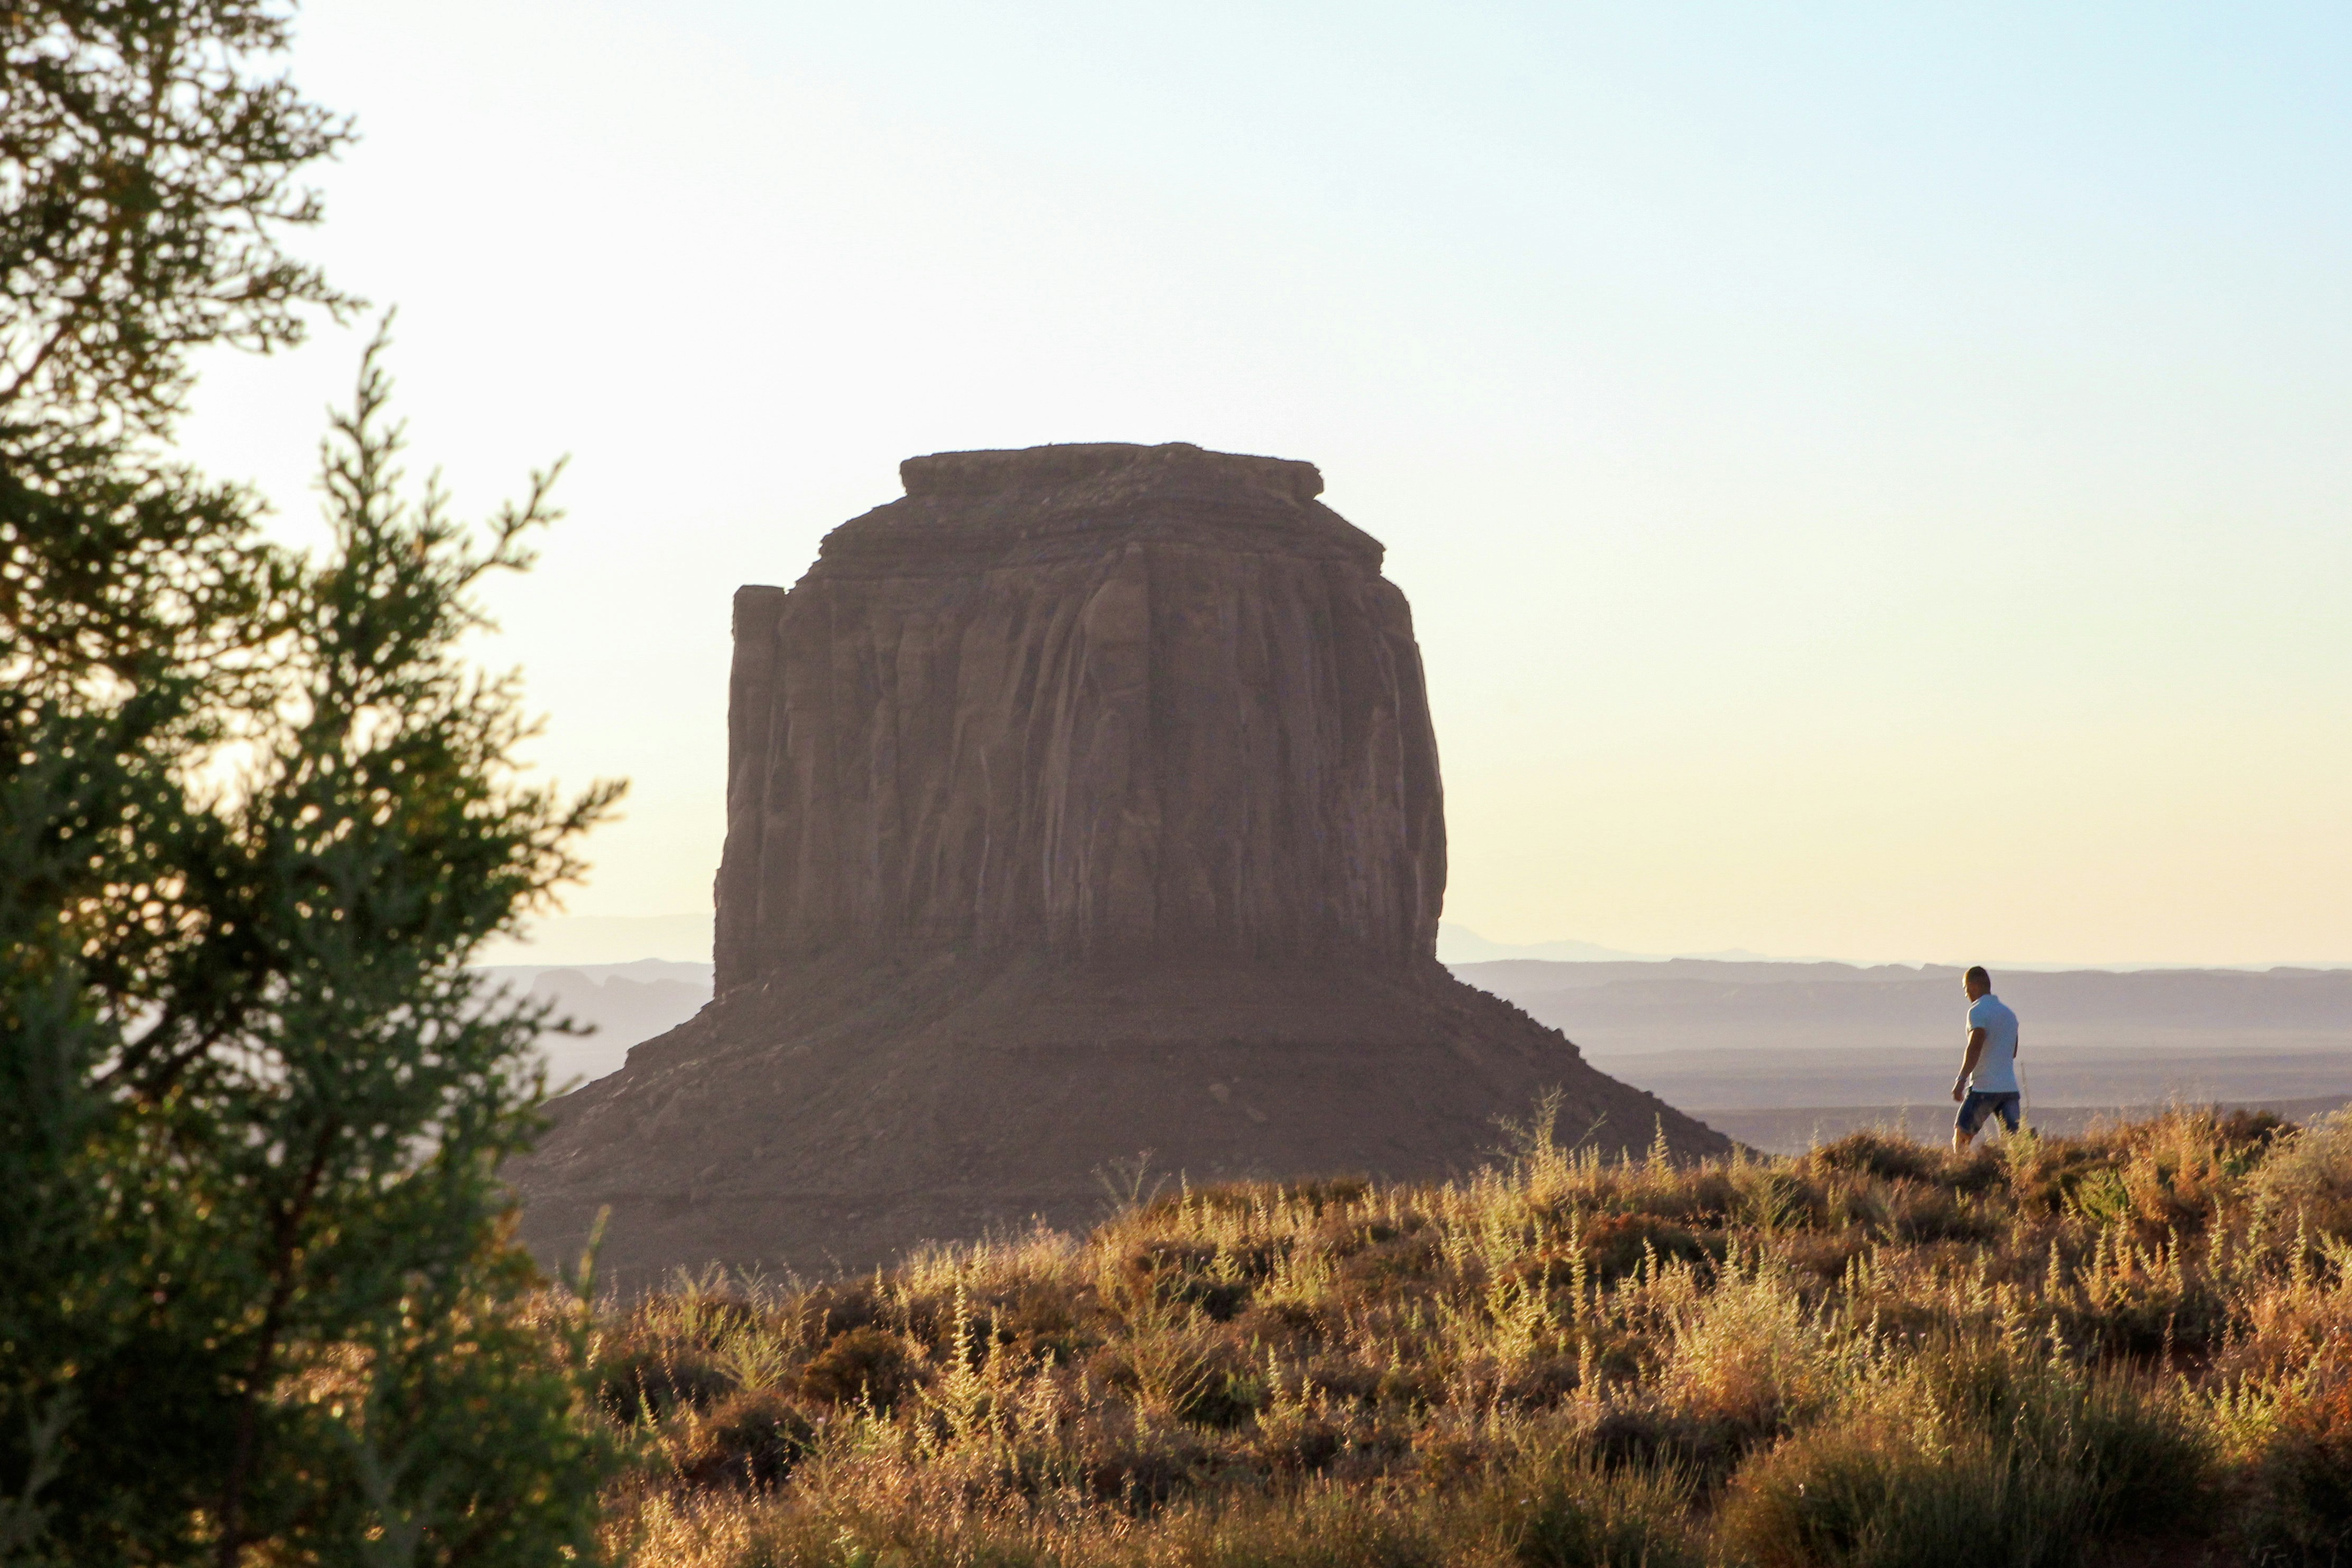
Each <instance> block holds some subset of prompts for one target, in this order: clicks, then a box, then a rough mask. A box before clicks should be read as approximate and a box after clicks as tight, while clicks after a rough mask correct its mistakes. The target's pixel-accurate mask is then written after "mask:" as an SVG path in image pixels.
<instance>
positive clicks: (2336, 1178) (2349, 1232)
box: [2253, 1110, 2352, 1237]
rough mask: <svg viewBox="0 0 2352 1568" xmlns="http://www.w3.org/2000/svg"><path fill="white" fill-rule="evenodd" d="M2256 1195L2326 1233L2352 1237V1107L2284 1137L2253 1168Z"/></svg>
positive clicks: (2323, 1233)
mask: <svg viewBox="0 0 2352 1568" xmlns="http://www.w3.org/2000/svg"><path fill="white" fill-rule="evenodd" d="M2253 1184H2254V1192H2255V1194H2256V1196H2257V1198H2258V1199H2259V1200H2260V1201H2261V1202H2263V1204H2265V1205H2268V1206H2269V1207H2270V1208H2271V1209H2273V1210H2274V1211H2276V1212H2278V1213H2280V1214H2282V1215H2294V1216H2296V1217H2297V1218H2299V1219H2301V1220H2302V1221H2303V1222H2304V1223H2305V1224H2306V1225H2307V1226H2309V1227H2310V1228H2311V1229H2312V1230H2313V1231H2315V1232H2316V1233H2318V1234H2321V1235H2326V1236H2336V1237H2352V1111H2347V1110H2339V1111H2337V1112H2336V1114H2334V1115H2333V1116H2327V1117H2323V1118H2321V1119H2319V1120H2317V1121H2313V1122H2312V1123H2311V1124H2310V1125H2308V1126H2306V1127H2305V1128H2304V1129H2303V1131H2300V1132H2297V1133H2295V1134H2294V1136H2292V1137H2290V1138H2285V1139H2283V1140H2282V1141H2281V1142H2279V1143H2278V1145H2277V1146H2276V1147H2275V1148H2273V1150H2272V1152H2271V1154H2270V1157H2269V1158H2268V1159H2266V1160H2264V1161H2263V1163H2262V1165H2261V1168H2260V1169H2258V1170H2257V1171H2256V1172H2255V1173H2254V1177H2253Z"/></svg>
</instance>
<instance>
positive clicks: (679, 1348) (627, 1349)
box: [596, 1341, 735, 1425]
mask: <svg viewBox="0 0 2352 1568" xmlns="http://www.w3.org/2000/svg"><path fill="white" fill-rule="evenodd" d="M734 1386H735V1380H734V1378H733V1377H731V1376H730V1375H729V1373H727V1371H726V1369H725V1368H723V1367H721V1366H720V1365H719V1363H718V1362H717V1361H715V1360H714V1359H712V1357H711V1356H710V1355H709V1352H704V1351H699V1350H697V1349H695V1348H694V1347H692V1346H690V1345H667V1344H662V1343H659V1342H653V1343H647V1342H642V1341H638V1342H625V1343H624V1344H622V1345H620V1346H618V1347H607V1349H606V1351H605V1352H604V1354H602V1355H600V1356H598V1357H597V1358H596V1403H597V1405H600V1406H601V1407H602V1408H603V1409H604V1412H605V1413H606V1414H607V1415H611V1416H612V1417H613V1418H614V1420H616V1421H619V1422H622V1423H623V1424H625V1425H628V1424H635V1423H636V1422H640V1421H646V1420H656V1419H659V1418H660V1417H661V1416H664V1415H668V1414H669V1413H670V1412H671V1411H673V1410H677V1409H680V1408H686V1409H699V1408H700V1407H702V1406H703V1405H709V1403H710V1402H711V1401H713V1400H715V1399H718V1398H719V1397H720V1396H721V1395H723V1394H727V1393H728V1392H729V1391H730V1389H732V1388H733V1387H734Z"/></svg>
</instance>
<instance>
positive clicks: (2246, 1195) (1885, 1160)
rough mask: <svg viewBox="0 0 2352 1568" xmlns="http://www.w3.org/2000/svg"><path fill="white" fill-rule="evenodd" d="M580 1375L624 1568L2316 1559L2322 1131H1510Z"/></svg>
mask: <svg viewBox="0 0 2352 1568" xmlns="http://www.w3.org/2000/svg"><path fill="white" fill-rule="evenodd" d="M599 1353H600V1356H601V1360H602V1364H603V1366H604V1376H605V1394H604V1406H605V1408H606V1410H607V1411H608V1412H610V1414H611V1415H612V1417H613V1419H614V1420H615V1421H616V1422H618V1423H620V1424H622V1425H624V1426H625V1427H626V1428H627V1429H628V1430H629V1431H630V1432H631V1433H632V1434H634V1436H635V1441H636V1443H637V1446H638V1452H639V1454H640V1456H641V1463H640V1464H639V1465H638V1467H637V1468H636V1469H635V1473H634V1474H633V1476H632V1477H631V1479H629V1480H628V1481H627V1482H626V1483H625V1485H624V1486H623V1487H622V1488H620V1489H618V1490H616V1492H615V1493H614V1496H613V1497H612V1499H611V1506H610V1514H609V1519H610V1523H609V1531H608V1541H609V1544H610V1545H611V1547H612V1549H613V1551H614V1554H615V1556H616V1557H626V1558H629V1559H630V1560H633V1561H635V1562H637V1563H645V1564H649V1565H655V1568H688V1565H692V1568H704V1565H708V1568H754V1565H761V1564H788V1563H789V1564H808V1565H815V1564H824V1565H826V1568H929V1565H930V1564H950V1563H952V1564H958V1565H971V1568H992V1565H995V1564H1005V1565H1007V1568H1011V1565H1014V1564H1031V1563H1040V1564H1042V1563H1051V1564H1056V1565H1062V1568H1093V1565H1097V1564H1101V1565H1105V1568H1108V1565H1113V1564H1121V1565H1125V1564H1133V1565H1136V1568H1146V1565H1158V1564H1166V1565H1169V1568H1179V1565H1181V1568H1242V1565H1244V1564H1248V1565H1266V1568H1321V1565H1326V1564H1328V1565H1329V1568H1340V1565H1342V1564H1347V1565H1356V1564H1370V1565H1382V1564H1386V1565H1391V1568H1407V1565H1418V1564H1432V1565H1435V1564H1463V1565H1465V1568H1469V1565H1486V1564H1495V1565H1504V1564H1526V1565H1530V1568H1536V1565H1541V1568H1554V1565H1557V1568H1567V1565H1572V1564H1585V1563H1608V1564H1624V1565H1627V1568H1632V1565H1633V1564H1643V1563H1646V1564H1649V1565H1650V1568H1674V1565H1676V1564H1682V1563H1690V1564H1699V1563H1755V1564H1759V1565H1780V1564H1787V1565H1792V1568H1793V1565H1798V1564H1816V1563H1819V1564H1853V1565H1857V1568H1859V1565H1864V1564H1870V1565H1880V1564H1884V1565H1895V1564H1931V1563H1970V1564H1980V1563H2017V1564H2067V1563H2100V1562H2107V1561H2131V1560H2137V1556H2136V1555H2135V1554H2136V1553H2138V1552H2144V1551H2147V1550H2153V1549H2158V1548H2160V1549H2161V1550H2163V1551H2165V1552H2171V1553H2174V1554H2176V1555H2174V1556H2172V1557H2168V1559H2167V1560H2168V1561H2179V1562H2184V1563H2186V1562H2195V1561H2200V1560H2210V1561H2212V1562H2217V1563H2219V1562H2260V1563H2277V1564H2282V1565H2284V1564H2300V1563H2309V1564H2321V1563H2352V1121H2338V1122H2336V1123H2334V1124H2328V1125H2322V1126H2318V1127H2315V1128H2312V1129H2308V1130H2305V1131H2295V1130H2293V1129H2283V1128H2280V1127H2278V1126H2277V1125H2275V1124H2274V1123H2273V1122H2270V1121H2267V1120H2265V1119H2261V1118H2246V1117H2243V1116H2240V1117H2236V1118H2232V1119H2231V1120H2229V1121H2215V1120H2213V1119H2212V1118H2210V1117H2207V1116H2203V1115H2199V1114H2191V1113H2186V1112H2183V1113H2178V1114H2174V1115H2170V1116H2168V1117H2165V1118H2162V1119H2160V1120H2158V1121H2150V1122H2145V1123H2140V1124H2137V1125H2133V1126H2127V1127H2120V1128H2116V1129H2112V1130H2109V1131H2101V1132H2096V1133H2094V1134H2091V1135H2088V1136H2085V1137H2082V1138H2076V1139H2068V1140H2050V1141H2046V1142H2045V1141H2040V1140H2036V1139H2033V1138H2032V1137H2026V1138H2021V1139H2018V1140H2014V1141H2011V1142H2009V1143H2007V1144H2006V1145H2004V1146H2002V1147H2000V1149H1998V1150H1997V1151H1991V1152H1979V1153H1978V1154H1976V1155H1973V1156H1971V1157H1969V1158H1966V1159H1955V1158H1953V1157H1951V1156H1949V1155H1948V1154H1946V1153H1943V1152H1939V1151H1937V1150H1934V1149H1930V1148H1927V1147H1923V1146H1921V1145H1919V1144H1916V1143H1912V1142H1905V1141H1902V1140H1899V1139H1895V1138H1891V1137H1885V1136H1882V1135H1877V1134H1856V1135H1854V1136H1852V1137H1849V1138H1846V1139H1844V1140H1842V1141H1841V1142H1837V1143H1834V1144H1832V1145H1830V1146H1828V1147H1825V1148H1823V1149H1821V1150H1818V1151H1816V1152H1814V1153H1812V1154H1811V1155H1809V1156H1807V1157H1805V1158H1803V1159H1799V1160H1772V1161H1740V1162H1734V1163H1728V1164H1714V1165H1707V1166H1702V1167H1696V1168H1694V1167H1685V1166H1675V1165H1674V1164H1672V1163H1668V1162H1666V1161H1665V1160H1664V1159H1654V1160H1651V1161H1648V1162H1637V1163H1618V1164H1604V1163H1601V1162H1599V1161H1598V1160H1597V1159H1594V1158H1592V1157H1591V1156H1589V1155H1588V1156H1577V1155H1572V1154H1570V1153H1568V1152H1564V1151H1562V1150H1560V1149H1559V1148H1558V1147H1557V1146H1556V1145H1554V1144H1553V1143H1552V1142H1550V1141H1549V1138H1548V1137H1543V1136H1534V1137H1530V1138H1528V1140H1527V1141H1526V1146H1525V1147H1524V1149H1523V1150H1522V1152H1520V1154H1519V1155H1518V1156H1517V1158H1516V1159H1513V1160H1511V1161H1509V1162H1507V1163H1502V1164H1499V1165H1498V1166H1497V1167H1496V1168H1495V1169H1494V1170H1491V1171H1488V1172H1486V1173H1481V1174H1480V1175H1478V1176H1476V1177H1475V1178H1472V1179H1469V1180H1466V1181H1463V1182H1459V1183H1454V1184H1447V1185H1443V1186H1429V1187H1410V1186H1382V1185H1370V1184H1362V1183H1326V1184H1298V1185H1286V1186H1272V1185H1265V1186H1238V1187H1221V1188H1215V1189H1209V1190H1202V1191H1184V1192H1181V1193H1177V1194H1166V1195H1162V1196H1161V1197H1160V1198H1158V1199H1156V1200H1154V1201H1152V1202H1150V1203H1147V1204H1144V1205H1140V1206H1136V1207H1130V1208H1129V1209H1127V1210H1125V1211H1123V1212H1121V1213H1119V1214H1118V1215H1114V1216H1113V1217H1111V1218H1110V1219H1108V1220H1107V1221H1106V1222H1105V1223H1104V1224H1103V1225H1102V1226H1100V1227H1099V1228H1097V1230H1096V1231H1095V1232H1094V1233H1093V1234H1092V1235H1090V1236H1087V1237H1084V1238H1077V1237H1066V1236H1061V1235H1055V1234H1050V1233H1044V1232H1041V1233H1038V1234H1035V1235H1032V1236H1027V1237H1017V1238H1013V1239H1011V1240H1007V1241H1003V1242H1000V1243H993V1244H990V1245H986V1246H980V1247H969V1248H953V1249H943V1250H937V1251H931V1252H927V1253H924V1254H922V1255H920V1256H919V1257H916V1258H911V1259H909V1260H908V1262H907V1263H906V1264H905V1265H904V1266H903V1267H902V1268H898V1270H896V1271H894V1272H889V1273H884V1274H877V1275H876V1276H874V1277H872V1278H870V1279H853V1280H846V1281H840V1282H835V1283H832V1284H827V1285H821V1286H815V1287H794V1288H789V1289H784V1288H758V1287H752V1286H746V1285H742V1284H740V1283H737V1282H730V1281H726V1280H722V1279H717V1278H715V1277H714V1278H709V1279H703V1280H701V1281H697V1282H681V1283H680V1285H679V1286H678V1287H677V1289H674V1290H672V1291H670V1292H668V1293H666V1294H663V1295H659V1296H656V1297H651V1298H648V1299H646V1300H641V1301H638V1302H635V1303H634V1304H631V1305H628V1306H626V1307H614V1308H613V1309H610V1310H608V1312H607V1315H606V1318H605V1321H604V1323H603V1326H602V1334H601V1339H600V1346H599ZM2135 1543H2137V1544H2135ZM2183 1552H2186V1553H2188V1554H2187V1555H2179V1553H2183ZM2103 1553H2104V1554H2105V1555H2102V1554H2103ZM2118 1554H2120V1555H2118Z"/></svg>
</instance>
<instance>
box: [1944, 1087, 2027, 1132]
mask: <svg viewBox="0 0 2352 1568" xmlns="http://www.w3.org/2000/svg"><path fill="white" fill-rule="evenodd" d="M2017 1106H2018V1097H2017V1091H2016V1090H2015V1089H2011V1090H2010V1091H2009V1092H2008V1093H2006V1094H1987V1093H1985V1092H1983V1091H1982V1090H1980V1089H1970V1090H1969V1097H1968V1098H1967V1099H1966V1100H1962V1101H1960V1113H1959V1115H1958V1116H1957V1117H1955V1118H1954V1119H1953V1121H1952V1125H1953V1126H1955V1127H1957V1128H1958V1129H1959V1130H1960V1131H1963V1132H1965V1133H1967V1134H1968V1135H1969V1137H1971V1138H1973V1137H1975V1136H1976V1135H1977V1129H1978V1128H1979V1127H1982V1126H1983V1125H1984V1119H1985V1114H1986V1112H1988V1111H1990V1112H1991V1113H1992V1114H1993V1115H1995V1116H1998V1117H2000V1124H2001V1125H2002V1126H2003V1127H2006V1128H2008V1129H2009V1130H2010V1131H2011V1132H2014V1131H2017Z"/></svg>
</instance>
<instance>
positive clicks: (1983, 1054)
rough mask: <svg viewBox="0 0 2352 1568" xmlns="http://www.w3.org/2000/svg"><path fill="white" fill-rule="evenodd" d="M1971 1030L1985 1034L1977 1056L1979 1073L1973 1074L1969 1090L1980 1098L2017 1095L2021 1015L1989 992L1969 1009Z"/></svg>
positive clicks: (1970, 1075)
mask: <svg viewBox="0 0 2352 1568" xmlns="http://www.w3.org/2000/svg"><path fill="white" fill-rule="evenodd" d="M1969 1028H1971V1029H1982V1030H1983V1031H1984V1036H1985V1037H1984V1049H1982V1050H1981V1051H1979V1052H1978V1053H1977V1070H1976V1071H1974V1072H1972V1073H1970V1074H1969V1088H1970V1089H1973V1090H1975V1091H1976V1092H1977V1093H1979V1094H2015V1093H2016V1092H2017V1015H2016V1014H2014V1013H2012V1012H2011V1011H2010V1010H2009V1005H2008V1004H2006V1003H2004V1002H2003V1001H2002V1000H2001V999H2000V997H1998V996H1996V995H1994V994H1992V993H1991V992H1990V991H1988V992H1986V993H1985V994H1983V995H1981V996H1979V997H1978V998H1977V999H1976V1002H1975V1004H1974V1005H1972V1006H1970V1007H1969Z"/></svg>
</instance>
